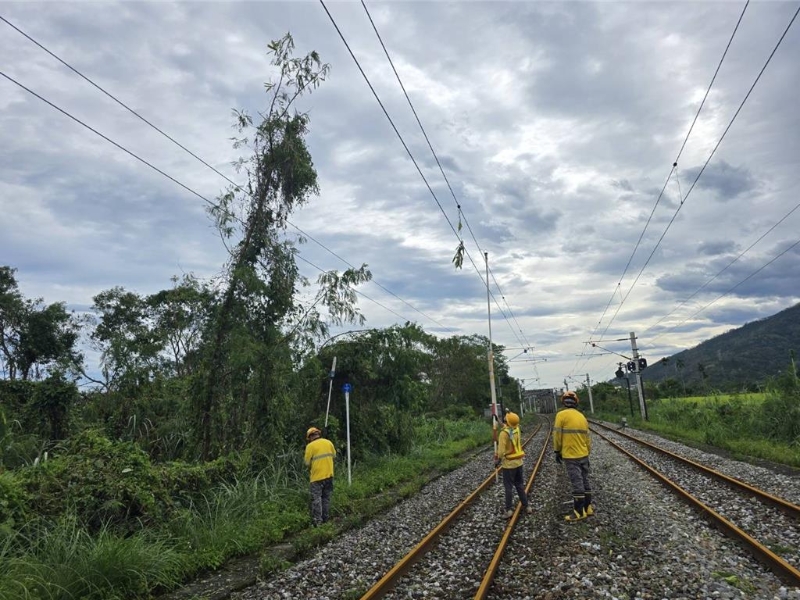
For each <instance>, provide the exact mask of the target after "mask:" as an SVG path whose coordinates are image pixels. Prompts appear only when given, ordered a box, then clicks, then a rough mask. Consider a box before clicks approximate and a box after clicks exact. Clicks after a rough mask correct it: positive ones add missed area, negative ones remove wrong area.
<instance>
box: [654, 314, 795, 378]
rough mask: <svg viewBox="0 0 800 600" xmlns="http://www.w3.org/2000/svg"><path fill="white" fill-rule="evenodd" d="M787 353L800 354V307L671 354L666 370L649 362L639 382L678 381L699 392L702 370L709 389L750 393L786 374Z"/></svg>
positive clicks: (658, 364) (658, 362)
mask: <svg viewBox="0 0 800 600" xmlns="http://www.w3.org/2000/svg"><path fill="white" fill-rule="evenodd" d="M791 351H794V352H795V353H800V303H798V304H796V305H794V306H792V307H791V308H787V309H786V310H783V311H781V312H779V313H777V314H775V315H772V316H771V317H767V318H765V319H761V320H759V321H753V322H752V323H747V324H745V325H743V326H741V327H739V328H738V329H733V330H731V331H728V332H726V333H723V334H722V335H718V336H716V337H713V338H711V339H710V340H707V341H705V342H703V343H702V344H700V345H698V346H695V347H694V348H691V349H689V350H684V351H683V352H679V353H677V354H674V355H673V356H670V357H668V360H667V364H666V365H664V364H663V363H662V361H661V360H660V359H659V358H657V357H650V356H648V357H647V362H648V365H649V366H648V367H647V369H645V371H644V373H643V378H644V381H646V382H647V381H650V382H654V383H657V382H660V381H662V380H664V379H666V378H669V377H671V378H673V379H675V380H676V381H678V382H681V379H683V381H684V382H685V383H686V386H687V387H691V388H695V389H699V388H703V387H705V386H703V383H702V381H703V374H702V372H701V368H700V365H702V368H703V370H705V374H706V377H707V381H706V384H707V386H708V388H710V389H720V390H742V389H745V388H750V389H754V388H756V387H757V386H758V385H759V384H761V383H763V382H764V381H765V380H766V379H767V378H769V377H772V376H775V375H778V374H780V373H782V372H784V371H785V370H786V368H787V367H788V366H789V364H790V360H791V358H790V352H791ZM681 364H682V367H683V368H679V367H680V365H681ZM798 366H800V365H798Z"/></svg>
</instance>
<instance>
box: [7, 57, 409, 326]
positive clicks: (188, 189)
mask: <svg viewBox="0 0 800 600" xmlns="http://www.w3.org/2000/svg"><path fill="white" fill-rule="evenodd" d="M0 76H2V77H4V78H6V79H7V80H9V81H10V82H12V83H14V84H16V85H17V86H19V87H20V88H22V89H23V90H25V91H26V92H28V93H29V94H31V95H32V96H34V97H36V98H38V99H39V100H41V101H42V102H44V103H45V104H47V105H48V106H50V107H52V108H53V109H55V110H57V111H58V112H60V113H61V114H63V115H64V116H66V117H69V118H70V119H72V120H73V121H75V122H76V123H78V124H80V125H82V126H83V127H85V128H86V129H88V130H89V131H91V132H92V133H94V134H95V135H97V136H99V137H100V138H102V139H103V140H105V141H106V142H108V143H109V144H112V145H113V146H114V147H116V148H118V149H119V150H122V151H123V152H125V153H126V154H128V155H130V156H132V157H133V158H135V159H136V160H138V161H139V162H141V163H143V164H144V165H146V166H148V167H149V168H151V169H153V170H154V171H156V172H157V173H159V174H160V175H162V176H164V177H166V178H167V179H169V180H170V181H172V182H173V183H175V184H177V185H179V186H180V187H181V188H183V189H184V190H186V191H187V192H189V193H191V194H193V195H195V196H197V197H198V198H200V199H201V200H203V201H204V202H206V203H207V204H209V205H210V206H212V207H217V206H218V205H217V204H215V203H214V202H212V201H211V200H209V199H208V198H206V197H205V196H203V195H202V194H201V193H200V192H197V191H195V190H193V189H192V188H190V187H189V186H188V185H186V184H185V183H183V182H181V181H179V180H178V179H176V178H175V177H173V176H172V175H170V174H169V173H167V172H165V171H163V170H162V169H160V168H158V167H157V166H155V165H154V164H152V163H151V162H149V161H147V160H145V159H144V158H142V157H140V156H139V155H138V154H136V153H134V152H132V151H130V150H128V149H127V148H125V147H124V146H123V145H122V144H119V143H118V142H115V141H114V140H112V139H111V138H109V137H108V136H106V135H104V134H103V133H101V132H99V131H98V130H97V129H95V128H94V127H91V126H90V125H88V124H87V123H85V122H84V121H82V120H80V119H79V118H77V117H75V116H74V115H72V114H70V113H69V112H67V111H66V110H64V109H63V108H61V107H60V106H58V105H56V104H54V103H52V102H50V101H49V100H48V99H47V98H45V97H43V96H41V95H40V94H38V93H36V92H35V91H33V90H32V89H30V88H29V87H27V86H25V85H23V84H22V83H20V82H19V81H17V80H16V79H14V78H13V77H11V76H9V75H7V74H6V73H4V72H2V71H0ZM295 256H296V257H297V258H299V259H300V260H302V261H304V262H306V263H308V264H310V265H312V266H313V267H315V268H317V269H320V268H319V267H318V266H317V265H314V264H313V263H311V262H309V261H308V260H306V259H305V258H303V257H302V256H301V255H300V254H299V253H295ZM320 270H321V271H322V269H320ZM354 291H355V292H356V293H357V294H359V295H361V296H363V297H364V298H366V299H367V300H369V301H371V302H373V303H375V304H377V305H378V306H380V307H381V308H383V309H385V310H388V311H389V312H391V313H392V314H394V315H395V316H398V317H400V318H401V319H403V320H404V321H407V322H411V320H410V319H407V318H406V317H404V316H403V315H401V314H399V313H397V312H395V311H394V310H392V309H390V308H388V307H386V306H384V305H383V304H381V303H380V302H378V301H376V300H374V299H373V298H371V297H369V296H367V295H366V294H364V293H363V292H360V291H359V290H354Z"/></svg>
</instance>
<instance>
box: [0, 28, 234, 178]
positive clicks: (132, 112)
mask: <svg viewBox="0 0 800 600" xmlns="http://www.w3.org/2000/svg"><path fill="white" fill-rule="evenodd" d="M0 20H1V21H3V22H4V23H5V24H6V25H8V26H9V27H11V28H12V29H14V30H15V31H17V32H18V33H19V34H21V35H22V36H24V37H26V38H27V39H28V40H30V41H31V42H33V43H34V44H36V45H37V46H38V47H39V48H41V49H42V50H44V51H45V52H47V54H49V55H50V56H52V57H53V58H55V59H56V60H57V61H58V62H60V63H61V64H62V65H64V66H65V67H67V68H68V69H69V70H70V71H72V72H73V73H75V74H76V75H77V76H78V77H81V78H82V79H84V80H85V81H87V82H88V83H90V84H91V85H93V86H94V87H95V88H97V89H98V90H100V91H101V92H102V93H103V94H105V95H106V96H108V97H109V98H111V99H112V100H113V101H114V102H116V103H117V104H119V105H120V106H121V107H123V108H124V109H125V110H127V111H128V112H130V113H131V114H133V115H135V116H136V117H138V118H139V119H141V120H142V121H144V122H145V123H147V124H148V125H149V126H150V127H152V128H153V129H155V130H156V131H157V132H158V133H160V134H161V135H163V136H164V137H165V138H167V139H168V140H170V141H171V142H172V143H173V144H175V145H176V146H178V147H179V148H181V149H182V150H183V151H184V152H188V153H189V154H191V155H192V156H193V157H194V158H196V159H197V160H199V161H200V162H201V163H203V164H204V165H205V166H207V167H208V168H209V169H211V170H212V171H214V172H215V173H216V174H217V175H219V176H220V177H223V178H225V179H227V180H228V181H229V182H230V183H232V184H233V185H234V186H236V188H237V189H239V186H238V185H237V184H236V183H235V182H233V181H231V180H230V179H228V177H227V176H226V175H224V174H223V173H221V172H219V171H218V170H217V169H215V168H214V167H213V166H211V165H210V164H208V163H207V162H206V161H204V160H203V159H202V158H200V157H199V156H197V155H196V154H195V153H194V152H192V151H191V150H189V149H188V148H187V147H186V146H184V145H183V144H181V143H180V142H178V141H177V140H176V139H174V138H172V137H171V136H170V135H169V134H167V133H166V132H164V131H163V130H162V129H160V128H159V127H157V126H156V125H154V124H153V123H151V122H150V121H148V120H147V119H145V118H144V117H143V116H142V115H140V114H139V113H138V112H136V111H135V110H133V109H132V108H131V107H130V106H128V105H127V104H125V103H124V102H122V101H121V100H119V99H118V98H116V97H115V96H113V95H112V94H110V93H108V92H107V91H106V90H104V89H103V88H102V87H101V86H99V85H98V84H96V83H95V82H94V81H92V80H91V79H90V78H88V77H87V76H86V75H84V74H83V73H81V72H80V71H78V69H76V68H75V67H73V66H72V65H70V64H69V63H68V62H66V61H65V60H63V59H62V58H61V57H60V56H58V55H57V54H55V53H54V52H52V51H50V50H49V49H47V48H45V47H44V46H43V45H42V44H40V43H39V42H37V41H36V40H35V39H33V38H32V37H31V36H29V35H28V34H27V33H25V32H24V31H22V30H21V29H20V28H19V27H17V26H16V25H14V24H13V23H12V22H11V21H9V20H8V19H6V18H5V17H3V16H2V15H0Z"/></svg>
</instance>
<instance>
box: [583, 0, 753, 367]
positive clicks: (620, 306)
mask: <svg viewBox="0 0 800 600" xmlns="http://www.w3.org/2000/svg"><path fill="white" fill-rule="evenodd" d="M749 5H750V0H747V2H745V5H744V8H742V12H741V13H740V14H739V19H738V20H737V21H736V25H735V27H734V28H733V32H732V33H731V36H730V38H729V39H728V43H727V45H726V46H725V50H724V51H723V53H722V56H721V57H720V59H719V63H717V68H716V69H715V70H714V75H713V76H712V77H711V81H710V82H709V84H708V87H707V88H706V93H705V94H704V95H703V100H702V101H701V102H700V106H699V107H698V108H697V112H696V113H695V115H694V119H693V120H692V123H691V125H690V126H689V130H688V131H687V132H686V136H685V137H684V138H683V143H682V144H681V147H680V150H678V154H677V156H676V157H675V160H674V161H673V164H672V169H670V172H669V175H667V179H666V180H665V181H664V185H663V186H662V187H661V191H660V192H659V194H658V197H657V198H656V201H655V204H654V205H653V209H652V210H651V211H650V215H649V216H648V217H647V221H646V222H645V224H644V228H643V229H642V233H641V234H640V235H639V239H638V240H637V241H636V245H635V246H634V248H633V252H631V255H630V257H628V262H627V263H626V265H625V268H624V269H623V271H622V275H621V276H620V278H619V281H618V282H617V286H616V287H615V289H614V292H613V293H612V294H611V298H610V299H609V301H608V304H606V307H605V309H604V310H603V314H602V315H600V319H599V320H598V321H597V325H595V329H594V331H592V334H591V335H590V336H589V340H593V339H594V336H595V334H596V333H597V330H598V329H599V328H600V323H602V321H603V318H604V317H605V316H606V313H607V312H608V309H609V307H610V306H611V302H612V301H613V299H614V295H615V294H616V293H617V291H620V295H621V286H622V280H623V279H624V278H625V275H626V274H627V272H628V269H629V268H630V266H631V262H632V261H633V257H634V256H635V255H636V252H637V250H638V249H639V246H640V245H641V243H642V239H643V238H644V234H645V232H646V231H647V228H648V227H649V226H650V222H651V221H652V219H653V214H654V213H655V211H656V208H657V207H658V205H659V203H660V202H661V198H662V196H663V195H664V191H665V190H666V189H667V185H668V184H669V180H670V178H671V177H672V174H673V172H675V173H676V175H677V168H678V161H679V160H680V157H681V155H682V154H683V150H684V148H686V143H687V142H688V141H689V137H690V136H691V135H692V131H693V130H694V126H695V124H696V123H697V119H698V118H699V117H700V112H701V111H702V110H703V106H705V103H706V99H707V98H708V95H709V93H710V92H711V88H712V87H713V85H714V82H715V81H716V79H717V75H718V74H719V71H720V69H721V68H722V63H723V62H725V57H726V56H727V55H728V50H729V49H730V47H731V44H732V43H733V38H734V37H735V36H736V32H737V31H738V30H739V25H740V24H741V23H742V19H743V18H744V13H745V12H746V11H747V7H748V6H749ZM678 185H679V186H680V182H679V183H678ZM624 302H625V300H624V299H623V300H622V301H621V302H620V305H619V307H618V308H617V311H616V313H615V315H614V316H615V317H616V314H618V313H619V310H620V309H621V308H622V305H623V304H624ZM613 320H614V319H613V318H612V320H611V321H613ZM610 325H611V322H609V324H608V325H607V326H606V328H605V330H604V331H603V333H602V334H601V336H600V338H599V339H600V340H602V339H603V336H604V335H605V333H606V332H607V331H608V328H609V327H610ZM586 348H587V344H586V343H585V344H584V347H583V351H582V352H581V357H582V356H583V355H584V354H585V352H586ZM579 362H580V358H578V360H577V361H575V367H573V370H572V371H571V372H570V373H572V372H574V371H575V370H577V367H578V363H579Z"/></svg>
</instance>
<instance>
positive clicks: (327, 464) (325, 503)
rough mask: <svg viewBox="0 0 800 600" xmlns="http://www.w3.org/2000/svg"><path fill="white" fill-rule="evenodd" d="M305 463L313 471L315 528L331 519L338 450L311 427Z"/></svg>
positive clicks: (313, 518) (312, 509) (312, 512)
mask: <svg viewBox="0 0 800 600" xmlns="http://www.w3.org/2000/svg"><path fill="white" fill-rule="evenodd" d="M306 441H308V444H307V445H306V454H305V458H304V461H305V463H306V466H307V467H309V469H310V471H311V477H310V479H311V520H312V523H313V525H314V527H316V526H318V525H321V524H322V523H326V522H327V521H328V518H329V517H330V506H331V494H332V493H333V459H334V458H335V457H336V448H334V447H333V443H331V441H330V440H327V439H325V438H324V437H322V431H320V430H319V429H317V428H316V427H311V428H309V430H308V431H307V432H306Z"/></svg>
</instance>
